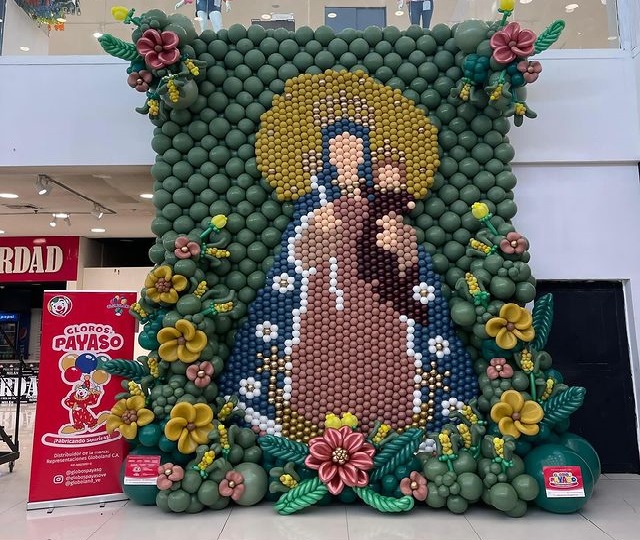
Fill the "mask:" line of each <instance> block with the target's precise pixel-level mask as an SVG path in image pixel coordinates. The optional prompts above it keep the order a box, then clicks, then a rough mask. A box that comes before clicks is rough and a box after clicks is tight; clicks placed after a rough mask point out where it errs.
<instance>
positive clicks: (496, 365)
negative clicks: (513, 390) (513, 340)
mask: <svg viewBox="0 0 640 540" xmlns="http://www.w3.org/2000/svg"><path fill="white" fill-rule="evenodd" d="M487 377H489V378H490V379H491V380H492V381H494V380H495V379H497V378H498V377H500V378H502V379H508V378H509V377H513V368H512V367H511V366H510V365H509V364H507V360H506V359H505V358H492V359H491V362H489V365H488V366H487Z"/></svg>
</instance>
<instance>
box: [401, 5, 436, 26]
mask: <svg viewBox="0 0 640 540" xmlns="http://www.w3.org/2000/svg"><path fill="white" fill-rule="evenodd" d="M433 1H434V0H407V9H408V10H409V20H410V21H411V24H420V21H421V20H422V28H429V25H430V24H431V17H432V15H433ZM403 6H404V0H399V1H398V8H402V7H403Z"/></svg>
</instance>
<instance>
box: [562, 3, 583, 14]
mask: <svg viewBox="0 0 640 540" xmlns="http://www.w3.org/2000/svg"><path fill="white" fill-rule="evenodd" d="M579 7H580V4H567V5H566V6H564V10H565V11H566V12H567V13H573V12H574V11H575V10H576V9H578V8H579Z"/></svg>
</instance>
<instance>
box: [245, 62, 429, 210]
mask: <svg viewBox="0 0 640 540" xmlns="http://www.w3.org/2000/svg"><path fill="white" fill-rule="evenodd" d="M338 119H348V120H350V121H353V122H355V123H358V124H361V125H362V126H364V127H368V128H369V142H370V146H371V156H372V161H373V162H374V163H376V162H377V161H378V160H380V161H385V159H387V160H389V159H391V160H392V161H394V162H398V163H404V164H405V167H406V169H405V170H406V191H407V193H408V194H409V195H412V196H413V197H414V198H416V199H421V198H424V197H426V195H427V193H428V190H429V188H430V187H431V186H432V185H433V177H434V175H435V172H436V170H437V169H438V167H439V165H440V159H439V154H438V130H437V128H436V127H435V126H434V125H433V124H432V123H431V121H430V119H429V117H428V116H426V115H425V114H424V112H423V111H422V110H420V109H418V108H417V107H416V105H415V103H414V102H413V101H411V100H409V99H407V98H406V97H404V96H403V95H402V92H401V91H400V90H398V89H395V90H394V89H392V88H389V87H388V86H384V85H382V84H380V83H378V82H376V81H375V80H374V79H373V78H372V77H370V76H369V75H367V74H365V73H364V72H363V71H356V72H355V73H350V72H347V71H341V72H337V71H332V70H327V71H325V72H324V73H322V74H305V75H299V76H297V77H294V78H292V79H289V80H288V81H287V83H286V84H285V88H284V93H283V94H282V95H278V96H275V97H274V99H273V106H272V107H271V109H270V110H268V111H267V112H265V113H264V114H263V115H262V117H261V126H260V130H259V131H258V135H257V138H256V159H257V163H258V167H259V169H260V171H261V172H262V175H263V176H264V177H265V178H266V179H267V181H268V182H269V184H270V185H271V186H272V187H273V188H274V189H275V191H276V195H277V197H278V198H279V199H280V200H296V199H297V198H299V197H302V196H303V195H306V194H308V193H311V189H312V188H311V183H312V181H311V177H312V176H314V175H315V174H316V173H317V172H318V171H319V170H321V169H322V130H323V128H326V127H327V126H329V125H331V124H332V123H334V122H335V121H336V120H338Z"/></svg>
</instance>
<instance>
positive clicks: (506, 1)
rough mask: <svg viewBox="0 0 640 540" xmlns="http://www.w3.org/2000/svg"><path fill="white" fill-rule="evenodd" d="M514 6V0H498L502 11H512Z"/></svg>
mask: <svg viewBox="0 0 640 540" xmlns="http://www.w3.org/2000/svg"><path fill="white" fill-rule="evenodd" d="M515 7H516V0H500V9H501V10H502V11H513V10H514V9H515Z"/></svg>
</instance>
